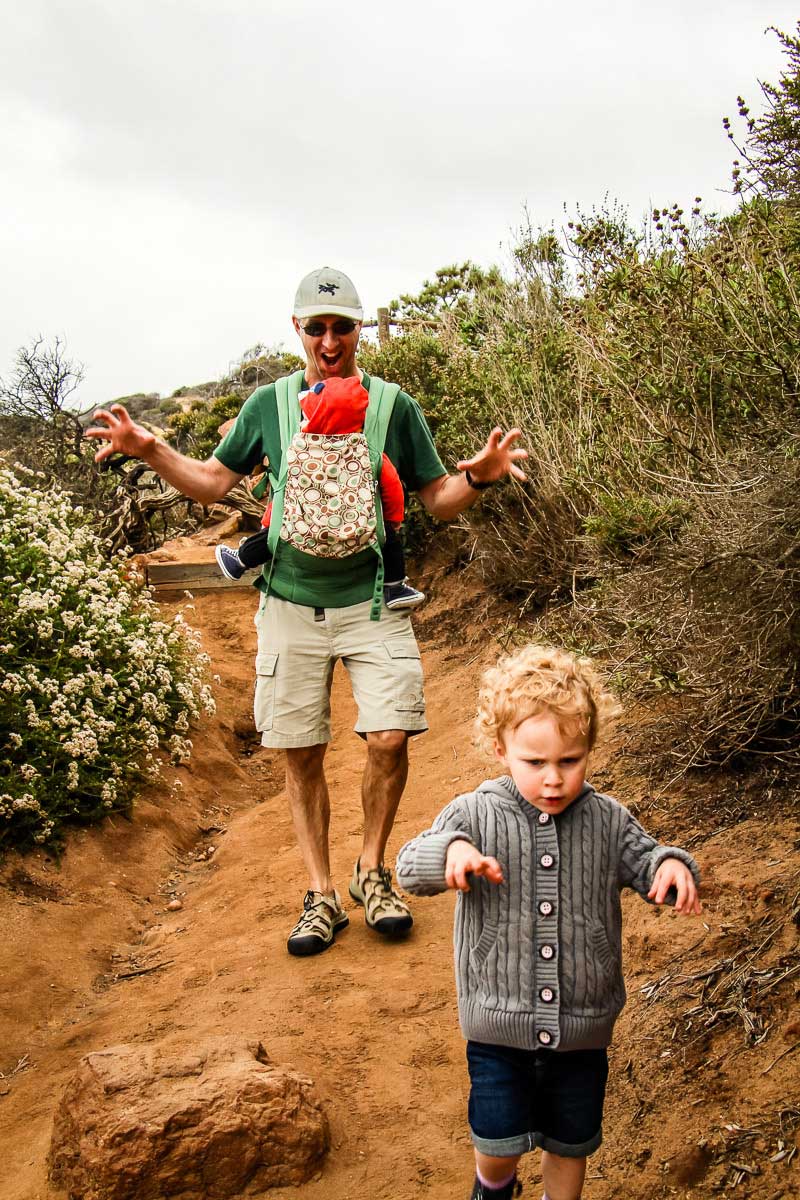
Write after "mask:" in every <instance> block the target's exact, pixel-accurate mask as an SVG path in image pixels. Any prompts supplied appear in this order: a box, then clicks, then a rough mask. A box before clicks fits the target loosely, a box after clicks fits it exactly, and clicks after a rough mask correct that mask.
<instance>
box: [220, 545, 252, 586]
mask: <svg viewBox="0 0 800 1200" xmlns="http://www.w3.org/2000/svg"><path fill="white" fill-rule="evenodd" d="M214 557H215V558H216V560H217V563H218V565H219V569H220V571H222V574H223V575H227V577H228V579H241V578H242V576H243V575H244V573H245V571H246V570H247V568H246V567H245V566H244V565H243V564H242V563H241V562H240V561H239V555H238V554H237V553H236V551H235V550H231V549H230V547H229V546H223V545H221V544H220V545H219V546H217V548H216V550H215V551H214Z"/></svg>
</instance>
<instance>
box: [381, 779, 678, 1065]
mask: <svg viewBox="0 0 800 1200" xmlns="http://www.w3.org/2000/svg"><path fill="white" fill-rule="evenodd" d="M459 838H461V839H464V840H466V841H469V842H472V843H473V844H474V845H475V846H477V848H478V849H479V850H480V851H481V852H482V853H483V854H487V855H492V856H493V857H495V858H496V859H497V860H498V861H499V862H500V864H501V866H502V868H503V875H504V882H503V883H502V884H500V885H497V884H493V883H489V881H488V880H486V879H484V878H482V877H477V878H475V879H473V881H472V888H471V891H469V892H459V893H458V901H457V904H456V915H455V930H454V943H455V971H456V989H457V992H458V1014H459V1020H460V1022H461V1029H462V1032H463V1034H464V1036H465V1037H466V1038H469V1039H470V1040H472V1041H478V1042H491V1043H495V1044H498V1045H503V1046H518V1047H520V1048H522V1049H525V1050H531V1049H536V1048H545V1047H546V1048H548V1049H551V1050H582V1049H591V1048H596V1047H597V1048H599V1047H603V1046H607V1045H608V1044H609V1042H610V1041H611V1034H612V1031H613V1028H614V1022H615V1020H616V1018H617V1016H618V1015H619V1013H620V1010H621V1009H622V1006H623V1005H624V1003H625V984H624V982H623V978H622V911H621V908H620V891H621V889H622V888H623V887H631V888H633V889H634V890H635V891H637V892H638V893H639V894H640V895H641V896H644V897H645V898H646V896H647V892H648V891H649V889H650V885H651V884H652V882H653V876H654V875H655V873H656V870H657V868H658V866H659V864H660V863H661V862H663V860H664V859H665V858H677V859H680V861H681V862H683V863H685V864H686V865H687V867H689V869H690V871H691V872H692V874H693V876H694V878H695V880H696V881H699V878H700V875H699V871H698V868H697V864H696V863H695V861H694V859H693V858H692V856H691V855H690V854H687V853H686V851H685V850H680V849H678V848H677V847H675V846H660V845H659V844H658V843H657V842H656V841H655V840H654V839H653V838H651V837H650V836H649V835H648V834H647V833H645V831H644V829H642V827H641V825H640V824H639V823H638V821H636V820H635V819H634V817H633V816H632V815H631V814H630V813H629V812H628V810H627V809H626V808H623V806H622V805H621V804H619V803H618V802H617V801H616V800H614V799H612V797H610V796H603V795H601V794H600V793H599V792H596V791H595V790H594V788H593V787H591V786H590V785H589V784H585V785H584V787H583V790H582V791H581V793H580V794H579V796H578V797H577V798H576V799H575V800H574V801H573V802H572V804H571V805H570V806H569V808H567V809H565V811H564V812H563V813H561V814H560V815H558V816H552V815H550V814H548V813H542V812H540V811H539V810H538V809H537V808H535V807H534V806H533V805H532V804H529V803H528V801H527V800H525V799H524V797H523V796H522V795H521V794H520V792H519V791H518V790H517V788H516V786H515V784H514V782H513V780H512V779H510V778H509V777H508V776H504V777H502V778H501V779H490V780H487V781H486V782H485V783H482V784H481V785H480V787H478V788H477V790H476V791H474V792H469V793H467V794H466V795H463V796H458V797H457V798H456V799H455V800H454V801H453V802H452V803H451V804H449V805H448V806H447V808H445V809H444V810H443V811H442V812H441V813H440V814H439V816H438V817H437V818H436V820H435V821H434V823H433V825H432V827H431V828H430V829H428V830H426V831H425V832H424V833H422V834H420V835H419V837H416V838H414V839H413V841H410V842H408V843H407V844H406V845H405V846H403V848H402V850H401V851H400V853H399V855H398V857H397V880H398V882H399V883H400V885H401V887H403V888H405V890H406V891H407V892H416V893H417V894H418V895H421V896H432V895H435V894H436V893H437V892H442V891H445V890H446V887H447V884H446V882H445V860H446V857H447V850H448V847H449V846H450V843H451V842H454V841H456V840H458V839H459ZM672 891H673V896H672V897H671V902H672V903H674V900H675V896H674V889H672ZM667 899H668V902H670V898H669V897H668V898H667Z"/></svg>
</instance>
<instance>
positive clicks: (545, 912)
mask: <svg viewBox="0 0 800 1200" xmlns="http://www.w3.org/2000/svg"><path fill="white" fill-rule="evenodd" d="M552 911H553V906H552V904H551V903H550V901H549V900H540V901H539V912H540V913H541V914H542V916H543V917H549V916H550V914H551V913H552Z"/></svg>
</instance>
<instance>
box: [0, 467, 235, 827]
mask: <svg viewBox="0 0 800 1200" xmlns="http://www.w3.org/2000/svg"><path fill="white" fill-rule="evenodd" d="M39 487H40V485H39V483H38V480H36V479H35V478H34V476H33V474H32V473H29V472H26V473H24V475H23V473H22V472H19V473H18V474H16V475H15V474H14V473H13V472H12V471H10V470H8V469H4V468H0V628H2V630H3V644H2V646H0V723H2V725H3V726H4V729H5V730H7V731H8V732H7V735H6V737H5V739H4V744H3V746H2V748H0V778H2V779H3V780H4V781H5V786H6V787H7V788H8V789H9V790H8V792H6V793H4V794H3V795H2V796H0V838H2V839H3V840H4V844H5V845H10V844H18V843H21V842H23V841H25V840H33V841H38V842H44V841H47V840H48V839H50V838H51V837H53V836H57V835H58V832H59V827H60V824H61V822H62V821H63V819H64V818H69V817H76V816H79V817H81V818H83V819H90V818H92V817H99V816H101V815H102V814H103V813H104V812H107V811H108V810H109V809H113V808H125V807H127V806H128V805H129V803H130V801H131V798H132V795H133V793H134V791H135V788H136V786H137V784H138V781H139V780H140V779H141V778H143V777H145V776H152V775H153V774H157V773H158V770H159V759H158V757H157V756H156V755H155V753H154V752H155V751H157V749H158V748H159V747H160V746H163V747H164V748H165V749H166V750H167V751H168V753H169V755H170V758H171V759H172V761H174V762H185V761H186V759H187V758H188V757H189V755H190V754H191V749H192V743H191V741H190V740H189V738H188V737H187V736H186V735H187V733H188V731H189V728H190V724H191V722H192V721H194V720H196V719H197V718H198V717H199V716H200V715H201V713H203V712H205V713H213V711H214V700H213V696H212V694H211V688H210V686H209V681H208V675H209V671H208V666H209V659H208V656H207V655H206V654H203V653H202V651H201V650H200V640H199V635H198V634H197V633H196V632H195V631H194V630H193V629H190V627H189V626H188V625H187V624H186V622H185V620H184V619H183V617H182V616H178V617H176V618H175V619H174V620H173V621H171V622H169V623H167V622H165V621H163V620H161V618H160V615H159V611H158V608H157V606H156V605H155V603H154V602H153V601H152V599H151V597H150V595H149V594H148V593H147V591H144V590H142V581H141V578H140V577H139V576H137V575H136V574H135V572H133V571H132V570H131V568H130V564H128V563H127V562H126V561H125V560H124V559H123V558H121V557H119V556H117V557H110V556H109V555H108V554H107V553H106V552H105V550H104V548H103V544H102V543H101V542H100V540H99V539H98V537H97V535H96V534H95V533H94V532H93V531H92V529H91V528H90V527H89V526H88V524H86V518H85V516H83V515H82V514H81V513H80V511H79V510H76V509H73V508H72V507H71V503H70V501H69V499H68V497H66V496H65V495H64V494H63V493H61V492H60V491H59V490H58V489H55V488H49V489H48V490H47V491H46V493H43V492H42V491H41V490H39ZM9 825H10V826H11V828H10V829H9V828H8V826H9ZM9 835H10V836H9Z"/></svg>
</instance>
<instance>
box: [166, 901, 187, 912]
mask: <svg viewBox="0 0 800 1200" xmlns="http://www.w3.org/2000/svg"><path fill="white" fill-rule="evenodd" d="M182 908H183V901H182V900H178V899H177V898H176V899H175V900H170V902H169V904H168V905H167V912H180V911H181V909H182Z"/></svg>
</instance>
